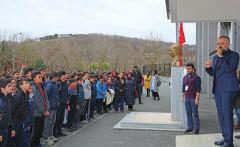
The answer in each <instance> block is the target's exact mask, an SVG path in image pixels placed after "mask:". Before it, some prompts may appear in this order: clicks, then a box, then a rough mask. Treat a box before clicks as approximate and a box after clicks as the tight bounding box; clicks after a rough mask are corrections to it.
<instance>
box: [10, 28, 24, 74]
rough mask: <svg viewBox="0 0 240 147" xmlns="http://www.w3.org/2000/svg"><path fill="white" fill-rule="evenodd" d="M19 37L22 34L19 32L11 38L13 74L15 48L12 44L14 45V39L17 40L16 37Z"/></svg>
mask: <svg viewBox="0 0 240 147" xmlns="http://www.w3.org/2000/svg"><path fill="white" fill-rule="evenodd" d="M19 35H20V36H21V35H22V33H21V32H20V33H17V34H15V35H14V36H13V50H12V65H13V72H14V71H15V46H14V44H15V41H16V39H17V37H18V36H19Z"/></svg>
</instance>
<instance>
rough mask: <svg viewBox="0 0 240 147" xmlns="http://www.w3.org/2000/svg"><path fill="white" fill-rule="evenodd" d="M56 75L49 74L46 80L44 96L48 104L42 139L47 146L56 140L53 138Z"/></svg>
mask: <svg viewBox="0 0 240 147" xmlns="http://www.w3.org/2000/svg"><path fill="white" fill-rule="evenodd" d="M57 81H58V75H57V73H56V72H52V73H50V74H49V77H48V79H47V80H46V88H45V89H46V94H47V97H48V100H49V104H50V111H49V117H47V118H46V119H45V126H44V139H45V143H46V144H47V145H52V144H54V142H57V141H58V139H57V138H55V137H54V136H53V128H54V124H55V122H56V116H57V109H58V105H59V91H58V85H57Z"/></svg>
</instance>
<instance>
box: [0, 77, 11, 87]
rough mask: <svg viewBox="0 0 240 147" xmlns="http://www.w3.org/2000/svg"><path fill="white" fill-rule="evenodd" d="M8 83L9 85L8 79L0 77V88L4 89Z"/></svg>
mask: <svg viewBox="0 0 240 147" xmlns="http://www.w3.org/2000/svg"><path fill="white" fill-rule="evenodd" d="M9 83H11V80H10V79H7V78H4V77H0V88H5V87H6V86H7V84H9Z"/></svg>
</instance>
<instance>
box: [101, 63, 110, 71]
mask: <svg viewBox="0 0 240 147" xmlns="http://www.w3.org/2000/svg"><path fill="white" fill-rule="evenodd" d="M101 68H102V69H103V71H107V70H108V69H109V68H110V64H109V63H107V62H103V63H102V64H101Z"/></svg>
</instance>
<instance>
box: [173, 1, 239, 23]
mask: <svg viewBox="0 0 240 147" xmlns="http://www.w3.org/2000/svg"><path fill="white" fill-rule="evenodd" d="M169 5H170V14H171V15H170V16H171V20H172V21H173V22H179V21H183V22H197V21H200V22H202V21H235V20H238V21H240V13H239V6H240V1H239V0H169Z"/></svg>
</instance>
